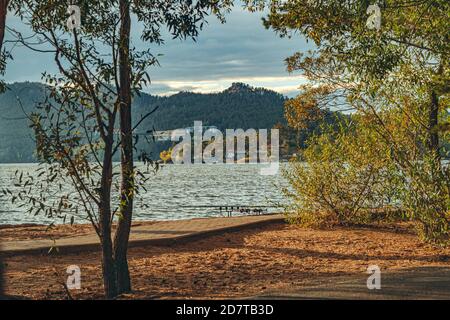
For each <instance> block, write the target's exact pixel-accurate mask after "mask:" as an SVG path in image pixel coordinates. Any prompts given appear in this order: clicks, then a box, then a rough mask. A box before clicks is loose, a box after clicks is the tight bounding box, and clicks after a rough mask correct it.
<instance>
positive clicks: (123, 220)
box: [114, 0, 134, 294]
mask: <svg viewBox="0 0 450 320" xmlns="http://www.w3.org/2000/svg"><path fill="white" fill-rule="evenodd" d="M119 5H120V12H121V17H122V21H121V26H120V48H119V72H120V76H119V82H120V84H119V85H120V88H119V100H120V134H121V137H120V138H121V187H120V189H121V190H120V194H121V196H120V197H121V206H120V213H121V215H120V218H119V222H118V227H117V231H116V235H115V238H114V259H115V263H116V270H117V286H118V292H119V294H120V293H125V292H130V291H131V280H130V272H129V269H128V260H127V250H128V241H129V238H130V229H131V221H132V216H133V197H134V163H133V133H132V119H131V118H132V117H131V67H130V58H129V55H130V30H131V19H130V4H129V1H127V0H120V2H119Z"/></svg>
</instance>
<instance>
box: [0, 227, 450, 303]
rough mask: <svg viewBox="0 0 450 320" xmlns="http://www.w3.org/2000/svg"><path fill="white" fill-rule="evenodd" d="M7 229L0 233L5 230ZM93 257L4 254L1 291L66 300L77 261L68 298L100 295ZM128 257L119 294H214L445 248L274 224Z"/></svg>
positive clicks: (376, 232) (291, 286)
mask: <svg viewBox="0 0 450 320" xmlns="http://www.w3.org/2000/svg"><path fill="white" fill-rule="evenodd" d="M74 228H75V227H74ZM81 229H82V228H81ZM81 229H80V230H81ZM4 230H5V229H3V231H4ZM18 230H19V231H18ZM62 231H63V229H60V232H62ZM66 231H67V230H66ZM78 232H81V231H78ZM26 233H27V232H26V231H23V234H22V235H20V229H17V230H16V234H15V238H16V239H17V237H19V238H20V237H25V238H26V236H27V235H26ZM8 234H9V236H6V235H5V234H3V235H2V237H0V239H3V240H4V239H5V238H7V237H11V236H12V234H11V233H8ZM62 234H63V233H59V235H60V236H61V235H62ZM28 236H29V235H28ZM99 259H100V256H99V253H98V252H91V253H82V254H70V255H64V256H57V255H54V256H31V255H20V256H14V257H7V258H6V259H5V262H6V274H5V279H6V293H7V294H9V295H14V296H22V297H27V298H33V299H66V298H67V296H68V295H67V294H66V292H65V290H64V287H63V283H64V282H65V279H66V276H67V275H66V273H65V272H66V268H67V267H68V266H69V265H78V266H79V267H80V268H81V272H82V275H81V276H82V280H81V281H82V284H81V285H82V289H81V290H74V291H71V292H70V294H71V296H72V297H73V298H75V299H91V298H102V282H101V277H100V274H101V273H100V260H99ZM129 262H130V271H131V275H132V281H133V289H134V291H133V292H132V293H131V294H128V295H124V296H122V297H121V298H123V299H130V298H132V299H173V298H212V299H218V298H236V297H237V298H238V297H250V296H255V295H261V294H264V293H265V292H270V291H280V290H281V291H283V290H285V291H290V290H296V289H299V288H302V287H304V286H307V285H314V284H319V283H321V282H325V281H330V279H333V277H339V276H346V275H355V274H358V275H361V274H365V273H366V270H367V267H368V266H369V265H373V264H375V265H378V266H379V267H380V268H381V270H382V271H388V270H401V269H405V268H412V267H424V266H441V267H442V266H444V267H449V266H450V248H446V249H443V248H438V247H433V246H431V245H428V244H423V243H421V242H420V241H419V240H418V239H417V237H416V235H415V234H414V233H413V232H412V231H411V230H410V229H409V228H407V227H405V226H400V227H398V226H393V227H390V228H386V227H375V226H374V227H371V228H336V229H333V230H305V229H299V228H297V227H294V226H289V225H285V224H274V225H270V226H266V227H261V228H257V229H251V230H246V231H239V232H233V233H225V234H223V235H221V236H213V237H209V238H205V239H203V240H199V241H195V242H189V243H185V244H178V245H175V246H172V247H152V246H148V247H140V248H133V249H131V250H130V252H129Z"/></svg>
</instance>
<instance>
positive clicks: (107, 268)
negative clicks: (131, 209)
mask: <svg viewBox="0 0 450 320" xmlns="http://www.w3.org/2000/svg"><path fill="white" fill-rule="evenodd" d="M107 140H108V141H106V145H105V155H104V158H103V170H102V179H101V190H100V192H101V194H100V207H99V218H100V219H99V220H100V237H101V239H100V240H101V245H102V272H103V286H104V290H105V297H106V298H107V299H112V298H115V297H116V296H117V294H118V292H117V283H116V268H115V264H114V256H113V246H112V240H111V182H112V157H111V153H112V137H111V136H110V135H109V136H108V139H107Z"/></svg>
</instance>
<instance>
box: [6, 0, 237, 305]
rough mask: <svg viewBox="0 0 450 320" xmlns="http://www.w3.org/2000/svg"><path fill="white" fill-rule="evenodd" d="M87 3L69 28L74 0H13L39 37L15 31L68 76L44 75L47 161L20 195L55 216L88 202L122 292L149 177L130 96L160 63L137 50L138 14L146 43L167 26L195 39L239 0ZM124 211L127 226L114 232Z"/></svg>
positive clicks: (40, 121) (42, 138)
mask: <svg viewBox="0 0 450 320" xmlns="http://www.w3.org/2000/svg"><path fill="white" fill-rule="evenodd" d="M78 5H79V6H80V7H81V9H82V10H81V11H82V13H83V14H82V27H81V28H80V29H74V30H73V31H72V32H68V30H67V28H66V20H67V16H66V11H67V3H66V1H56V2H54V1H51V2H50V1H34V0H24V1H19V0H17V1H15V0H13V1H11V7H12V8H13V9H14V10H15V12H16V14H17V15H18V16H19V17H20V18H21V19H22V20H24V21H26V22H27V23H28V24H29V25H30V26H31V28H32V31H33V37H24V36H23V35H22V34H20V33H19V32H17V31H16V32H14V33H15V35H16V38H17V41H19V42H20V43H21V44H23V45H25V46H27V47H28V48H30V49H32V50H35V51H39V52H46V53H51V54H53V55H54V60H55V63H56V65H57V66H58V69H59V75H55V76H52V75H48V74H45V75H44V79H45V81H46V83H47V85H48V99H47V100H46V101H45V103H43V104H41V105H40V109H41V111H42V112H41V113H39V114H33V115H32V116H31V117H30V120H31V121H32V126H33V129H34V130H35V135H36V140H37V153H38V156H39V159H40V160H41V164H42V165H43V166H42V167H41V170H40V173H39V177H40V179H39V180H35V177H33V176H32V175H30V174H27V175H23V173H18V174H17V183H18V184H19V185H21V186H22V187H23V189H22V191H21V192H20V193H19V194H18V195H17V196H15V197H13V199H14V200H13V201H18V200H24V201H26V202H28V203H30V204H31V205H32V206H31V208H30V209H31V210H32V211H33V212H35V213H36V214H37V213H40V212H44V213H45V214H46V215H47V216H51V217H55V216H59V217H65V216H66V214H69V216H70V215H72V216H74V215H75V216H77V215H80V208H81V209H82V211H83V213H84V215H83V217H85V218H87V219H88V220H89V221H90V222H91V223H92V225H93V227H94V229H95V231H96V232H97V234H98V236H99V238H100V242H101V245H102V270H103V280H104V288H105V295H106V297H107V298H113V297H115V296H117V295H118V294H121V293H124V292H127V291H130V290H131V281H130V275H129V269H128V262H127V248H128V240H129V235H130V227H131V221H132V212H133V198H134V196H135V194H136V193H137V192H138V189H139V181H145V179H146V178H144V174H143V172H141V171H140V170H139V169H138V168H136V166H135V165H134V163H133V149H134V145H133V141H134V140H135V139H134V137H133V131H134V129H136V126H135V127H132V117H131V101H132V99H133V95H135V94H138V93H139V91H140V90H141V89H142V88H143V86H146V85H148V84H149V82H150V77H149V74H148V68H149V67H150V66H152V65H155V64H156V63H157V60H156V58H155V57H154V56H153V55H152V53H151V52H150V49H146V50H137V49H136V48H135V47H133V46H132V45H131V30H132V28H131V21H132V19H131V16H132V15H133V16H134V17H136V21H137V23H138V24H139V25H140V26H141V27H142V33H141V34H140V35H141V39H142V40H143V41H146V42H150V43H155V44H163V42H164V39H163V36H162V31H161V29H162V28H164V27H167V29H168V30H169V32H170V33H171V34H172V36H173V37H174V38H181V39H184V38H186V37H192V38H196V37H197V36H198V33H199V31H200V30H201V28H202V26H203V24H204V22H205V19H206V17H207V16H208V14H209V13H213V14H214V15H216V16H217V17H218V18H219V19H222V21H223V13H224V11H226V10H228V8H229V6H230V5H231V3H230V1H226V0H224V1H217V0H216V1H209V0H199V1H183V0H174V1H167V0H157V1H151V2H149V1H145V0H136V1H133V2H129V1H126V0H118V1H117V0H109V1H108V0H102V1H100V0H99V1H87V0H85V1H79V2H78ZM33 38H34V40H37V41H34V42H33V41H32V40H31V39H33ZM49 48H50V49H49ZM154 110H155V109H153V110H149V112H148V113H147V114H145V115H143V117H142V119H144V118H146V117H148V116H150V115H151V114H152V113H153V112H154ZM117 121H118V122H119V130H118V131H119V133H120V134H119V137H118V138H117V137H116V135H115V133H116V132H117V129H116V125H117V124H116V122H117ZM139 123H140V122H138V124H139ZM118 150H120V151H121V164H120V186H118V189H119V190H118V193H119V196H118V199H117V200H118V201H117V203H114V201H113V199H112V189H113V187H114V186H115V182H116V179H115V177H116V175H117V172H115V171H114V168H113V163H112V159H113V156H114V154H115V153H116V152H118ZM144 160H148V159H147V158H145V159H144ZM44 176H45V177H46V179H43V178H42V177H44ZM139 177H141V178H139ZM57 181H59V183H57ZM61 181H62V182H65V183H67V182H71V184H72V185H73V186H75V188H76V190H77V194H64V193H63V192H62V191H63V189H64V188H63V183H61ZM35 182H36V183H35ZM33 183H34V185H35V186H37V189H38V190H41V192H39V193H38V195H39V196H35V195H34V194H33V193H32V191H31V187H30V186H31V185H33ZM55 184H56V185H59V186H60V191H61V193H62V194H63V195H62V196H60V197H59V199H58V201H56V202H55V200H54V199H53V200H51V199H50V198H49V197H48V194H45V192H44V190H45V189H43V188H44V187H45V185H47V186H49V185H55ZM48 202H50V204H48ZM36 206H37V208H36ZM114 206H116V207H115V208H113V207H114ZM115 217H116V218H118V225H117V230H116V233H115V236H114V240H113V239H112V223H113V221H114V218H115ZM72 221H73V219H72Z"/></svg>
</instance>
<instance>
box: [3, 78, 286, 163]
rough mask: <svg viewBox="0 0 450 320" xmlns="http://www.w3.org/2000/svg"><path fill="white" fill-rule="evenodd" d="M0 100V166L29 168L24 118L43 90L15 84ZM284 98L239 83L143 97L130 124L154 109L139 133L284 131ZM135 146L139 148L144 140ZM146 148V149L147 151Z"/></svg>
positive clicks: (29, 146)
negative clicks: (198, 125)
mask: <svg viewBox="0 0 450 320" xmlns="http://www.w3.org/2000/svg"><path fill="white" fill-rule="evenodd" d="M8 87H9V90H7V91H6V92H5V93H3V94H1V95H0V163H15V162H33V161H35V158H34V156H33V152H34V149H35V147H34V141H33V133H32V131H31V130H30V128H29V127H28V124H29V122H28V119H27V118H26V116H25V114H29V113H31V112H32V111H33V110H34V108H35V105H36V103H37V102H40V101H43V100H44V88H45V87H44V85H43V84H40V83H31V82H25V83H14V84H10V85H8ZM286 99H287V98H286V97H284V96H283V95H281V94H279V93H277V92H274V91H271V90H267V89H264V88H253V87H251V86H249V85H246V84H243V83H233V85H232V86H231V87H230V88H228V89H226V90H224V91H222V92H219V93H210V94H200V93H192V92H180V93H178V94H175V95H172V96H168V97H161V96H153V95H149V94H146V93H141V94H140V95H139V96H136V97H135V98H134V101H133V119H134V122H135V123H137V121H139V120H140V119H141V118H142V116H143V115H145V114H147V113H148V112H149V111H151V110H153V108H155V107H156V106H158V110H157V111H156V112H155V113H154V114H153V115H151V116H150V117H149V118H146V119H145V120H144V121H142V122H141V124H140V125H139V127H138V128H137V130H136V131H137V132H138V133H146V132H148V131H150V130H172V129H178V128H186V127H191V126H193V125H194V121H202V122H203V125H204V126H215V127H217V128H219V129H220V130H225V129H239V128H241V129H248V128H255V129H265V128H266V129H271V128H273V127H274V125H276V124H277V125H279V124H281V125H285V123H286V121H285V119H284V116H283V113H284V103H285V101H286ZM140 140H141V141H140V142H139V144H140V146H142V145H143V142H142V140H143V139H140ZM169 146H170V142H166V143H159V145H154V146H151V147H150V150H146V151H147V152H149V151H150V152H151V154H152V156H153V157H155V154H156V155H157V156H158V155H159V152H160V151H161V150H163V149H165V148H167V147H169ZM146 148H149V147H148V144H147V147H146Z"/></svg>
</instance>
